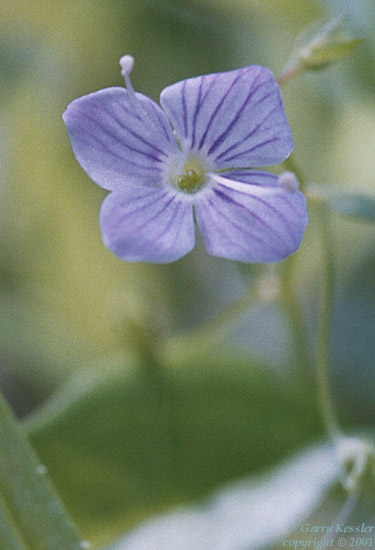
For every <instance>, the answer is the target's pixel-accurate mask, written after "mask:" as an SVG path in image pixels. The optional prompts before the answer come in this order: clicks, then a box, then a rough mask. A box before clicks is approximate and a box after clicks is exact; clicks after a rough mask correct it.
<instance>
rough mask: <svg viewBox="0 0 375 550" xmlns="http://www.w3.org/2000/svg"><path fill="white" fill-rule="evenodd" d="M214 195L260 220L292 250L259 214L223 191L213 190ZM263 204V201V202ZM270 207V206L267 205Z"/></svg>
mask: <svg viewBox="0 0 375 550" xmlns="http://www.w3.org/2000/svg"><path fill="white" fill-rule="evenodd" d="M213 191H214V193H215V194H216V195H218V196H219V197H220V198H222V199H223V200H224V201H226V202H229V203H231V204H235V205H236V206H239V207H240V208H242V209H243V210H245V212H247V213H248V214H250V216H253V217H254V218H255V219H256V220H258V221H259V222H260V223H261V224H262V225H264V226H265V227H267V229H269V230H270V231H271V233H273V234H274V235H276V237H277V238H278V239H279V240H280V241H281V242H282V243H283V245H284V246H286V247H287V248H290V245H289V244H288V243H286V242H285V240H284V239H283V238H282V237H281V236H280V235H279V233H278V232H277V231H275V230H274V228H273V227H272V226H271V225H269V224H268V223H267V222H266V221H264V219H263V218H262V217H260V216H258V215H257V214H255V213H254V212H253V211H251V210H249V209H248V208H246V207H245V206H244V205H243V204H241V203H239V202H237V201H235V200H234V199H232V197H230V196H229V195H227V194H226V193H223V192H222V191H220V190H219V189H213ZM262 202H263V201H262ZM267 206H268V205H267ZM284 221H285V219H284Z"/></svg>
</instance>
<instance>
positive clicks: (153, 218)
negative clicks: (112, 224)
mask: <svg viewBox="0 0 375 550" xmlns="http://www.w3.org/2000/svg"><path fill="white" fill-rule="evenodd" d="M166 195H167V193H165V194H164V195H162V196H161V197H158V198H157V199H153V200H152V201H150V202H149V203H147V204H143V205H142V206H140V207H138V208H135V209H134V210H132V211H131V212H126V214H124V215H123V216H121V218H120V219H119V220H118V222H117V226H119V225H121V223H122V222H123V221H124V220H126V218H128V217H129V216H133V214H135V213H136V212H139V211H140V210H144V209H147V208H148V207H149V206H151V205H154V204H156V203H158V202H160V200H162V198H165V196H166ZM175 198H176V196H175V195H174V196H173V197H172V198H171V199H169V201H168V202H167V203H166V204H164V205H163V208H161V209H160V210H158V211H157V212H156V214H154V216H152V218H148V219H147V221H146V222H144V223H142V225H138V226H136V227H133V231H132V232H131V233H129V235H134V233H136V232H137V231H140V230H141V229H143V228H144V227H146V225H148V224H149V223H150V222H152V221H153V220H155V218H157V217H158V216H160V214H161V213H162V212H164V210H165V209H166V208H167V207H168V206H169V205H170V203H171V202H172V201H174V199H175Z"/></svg>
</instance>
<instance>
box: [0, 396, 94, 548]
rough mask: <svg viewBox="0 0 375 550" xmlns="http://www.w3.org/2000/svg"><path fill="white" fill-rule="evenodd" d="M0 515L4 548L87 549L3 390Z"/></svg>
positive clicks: (0, 440) (0, 410)
mask: <svg viewBox="0 0 375 550" xmlns="http://www.w3.org/2000/svg"><path fill="white" fill-rule="evenodd" d="M0 518H1V529H0V531H1V535H0V541H1V542H2V543H3V544H1V548H4V550H5V548H6V549H7V550H8V549H9V550H13V548H14V549H17V550H56V549H57V548H59V549H60V548H61V549H64V550H82V548H88V543H87V542H85V541H82V539H81V538H80V536H79V534H78V531H77V530H76V527H75V526H74V524H73V522H72V520H71V519H70V517H69V516H68V514H67V512H66V510H65V508H64V506H63V504H62V502H61V501H60V499H59V497H58V495H57V493H56V492H55V490H54V488H53V486H52V483H51V482H50V480H49V479H48V476H47V475H46V469H45V467H44V466H43V465H41V464H40V462H39V460H38V458H37V456H36V454H35V453H34V451H33V449H32V447H31V445H30V443H29V442H28V441H27V439H26V436H25V435H24V433H23V431H22V430H21V426H20V425H19V423H18V422H17V420H16V419H15V418H14V416H13V414H12V412H11V410H10V408H9V406H8V404H7V403H6V401H5V398H4V397H3V395H2V394H1V392H0ZM4 541H8V542H7V545H6V544H5V543H4ZM12 545H13V546H12Z"/></svg>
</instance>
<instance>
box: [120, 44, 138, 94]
mask: <svg viewBox="0 0 375 550" xmlns="http://www.w3.org/2000/svg"><path fill="white" fill-rule="evenodd" d="M133 66H134V57H132V56H131V55H124V56H122V58H121V59H120V67H121V74H122V76H123V77H124V80H125V85H126V89H127V90H128V92H129V95H130V96H131V97H133V98H134V99H135V92H134V88H133V86H132V83H131V80H130V76H129V75H130V73H131V72H132V70H133Z"/></svg>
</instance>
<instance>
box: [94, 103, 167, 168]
mask: <svg viewBox="0 0 375 550" xmlns="http://www.w3.org/2000/svg"><path fill="white" fill-rule="evenodd" d="M103 111H104V112H105V113H106V114H107V115H108V116H109V117H112V119H113V120H114V121H115V122H116V123H117V124H118V126H120V128H121V129H122V130H125V131H126V132H129V134H131V135H132V136H134V137H135V138H137V139H139V141H141V142H142V143H144V144H145V145H148V146H149V147H151V148H152V149H154V150H155V151H157V152H158V153H160V154H161V155H164V156H165V157H167V156H168V155H167V153H166V152H165V151H163V150H162V149H159V147H156V145H154V144H153V143H150V142H149V141H148V140H147V139H145V138H144V137H142V136H141V135H139V134H138V133H137V132H134V130H131V129H130V128H128V127H127V126H125V125H124V124H123V123H122V122H121V121H120V120H118V119H117V118H115V117H114V116H113V115H112V114H111V113H110V112H109V111H107V109H103Z"/></svg>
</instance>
